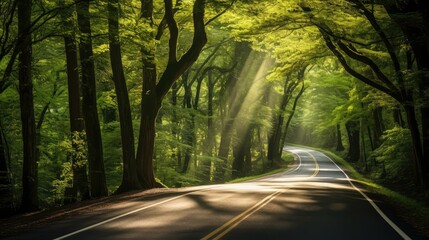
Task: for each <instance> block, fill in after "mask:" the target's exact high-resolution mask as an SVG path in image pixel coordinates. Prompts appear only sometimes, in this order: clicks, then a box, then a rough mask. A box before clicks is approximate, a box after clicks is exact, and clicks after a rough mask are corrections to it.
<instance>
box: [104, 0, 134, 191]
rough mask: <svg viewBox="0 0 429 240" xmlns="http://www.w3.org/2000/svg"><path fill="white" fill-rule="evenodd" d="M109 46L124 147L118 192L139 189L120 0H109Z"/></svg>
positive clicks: (122, 145)
mask: <svg viewBox="0 0 429 240" xmlns="http://www.w3.org/2000/svg"><path fill="white" fill-rule="evenodd" d="M108 12H109V13H108V14H109V48H110V64H111V66H112V74H113V82H114V84H115V92H116V98H117V102H118V111H119V122H120V128H121V147H122V161H123V166H122V167H123V168H122V171H123V172H122V182H121V185H120V186H119V188H118V189H117V190H116V191H115V192H116V193H121V192H126V191H130V190H134V189H139V188H140V187H141V186H140V184H139V181H138V177H137V171H136V169H137V162H136V158H135V147H134V132H133V122H132V118H131V107H130V100H129V96H128V89H127V83H126V80H125V74H124V69H123V65H122V54H121V44H120V41H119V0H109V5H108Z"/></svg>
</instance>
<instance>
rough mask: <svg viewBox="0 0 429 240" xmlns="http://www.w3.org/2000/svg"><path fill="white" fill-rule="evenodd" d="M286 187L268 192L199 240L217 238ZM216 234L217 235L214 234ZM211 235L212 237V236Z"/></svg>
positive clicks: (215, 239)
mask: <svg viewBox="0 0 429 240" xmlns="http://www.w3.org/2000/svg"><path fill="white" fill-rule="evenodd" d="M285 191H286V189H282V190H279V191H277V192H274V193H272V194H270V195H269V196H267V197H265V198H264V199H262V200H261V201H259V202H257V203H256V204H255V205H253V206H252V207H251V208H249V209H247V210H246V211H244V212H242V213H241V214H240V215H238V216H236V217H234V218H233V219H231V220H229V221H228V222H227V223H225V224H223V225H222V226H220V227H219V228H217V229H216V230H214V231H213V232H211V233H209V234H208V235H207V236H205V237H203V238H202V239H201V240H208V239H212V240H217V239H220V238H221V237H223V236H225V234H227V233H228V232H229V231H231V230H232V229H233V228H234V227H236V226H237V225H238V224H240V223H241V222H242V221H244V220H245V219H246V218H248V217H250V216H251V215H252V214H253V213H255V212H256V211H258V210H259V209H261V208H263V207H264V206H265V205H267V204H268V203H269V202H271V201H272V200H273V199H274V198H276V197H277V196H278V195H280V194H281V193H283V192H285ZM216 234H217V236H216ZM212 237H213V238H212Z"/></svg>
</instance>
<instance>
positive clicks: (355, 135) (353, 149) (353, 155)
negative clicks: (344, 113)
mask: <svg viewBox="0 0 429 240" xmlns="http://www.w3.org/2000/svg"><path fill="white" fill-rule="evenodd" d="M346 130H347V136H348V139H349V152H348V153H347V159H348V160H349V161H350V162H357V161H359V159H360V143H359V139H360V138H359V122H355V121H348V122H347V123H346Z"/></svg>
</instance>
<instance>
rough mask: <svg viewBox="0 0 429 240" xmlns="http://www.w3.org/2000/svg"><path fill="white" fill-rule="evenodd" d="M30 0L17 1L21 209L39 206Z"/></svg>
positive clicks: (32, 209) (30, 209)
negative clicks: (22, 156)
mask: <svg viewBox="0 0 429 240" xmlns="http://www.w3.org/2000/svg"><path fill="white" fill-rule="evenodd" d="M31 5H32V2H31V0H22V1H19V2H18V35H19V36H20V38H22V39H23V41H22V44H21V45H20V54H19V100H20V108H21V123H22V140H23V144H24V146H23V154H24V161H23V166H22V170H23V171H22V197H21V210H22V211H34V210H37V209H38V208H39V198H38V194H37V186H38V176H37V160H36V124H35V119H34V103H33V80H32V73H31V66H32V65H31V58H32V40H31V34H30V31H29V29H30V28H31Z"/></svg>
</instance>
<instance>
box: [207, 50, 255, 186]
mask: <svg viewBox="0 0 429 240" xmlns="http://www.w3.org/2000/svg"><path fill="white" fill-rule="evenodd" d="M250 52H251V48H250V46H249V45H248V43H243V42H236V43H235V50H234V62H236V63H237V66H236V67H235V68H234V69H233V70H232V71H231V73H230V74H229V77H228V81H227V84H228V86H227V87H226V88H227V91H228V93H227V94H226V96H225V97H229V102H228V110H227V112H226V114H225V118H226V119H225V120H224V126H223V128H222V132H221V139H220V145H219V150H218V154H217V157H218V158H219V159H222V162H220V163H218V164H217V165H216V172H215V182H221V181H223V180H224V175H225V169H226V167H227V164H228V156H229V150H230V145H231V139H232V131H233V123H234V120H235V118H236V117H237V114H238V110H239V106H238V105H239V104H237V103H235V104H234V97H232V95H233V94H234V93H233V91H234V89H235V88H236V85H237V84H238V78H239V76H240V73H241V71H242V70H243V68H244V64H245V62H246V59H247V58H248V57H249V54H250Z"/></svg>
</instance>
